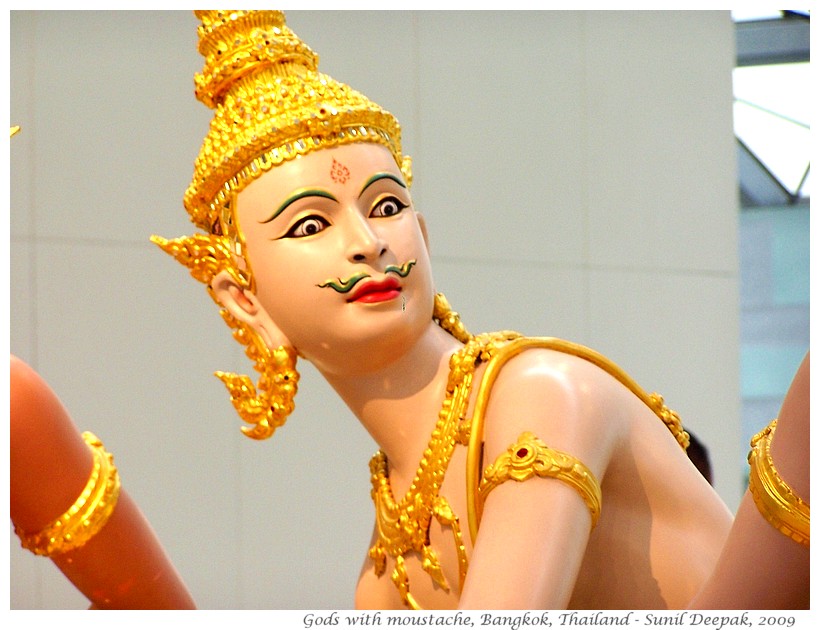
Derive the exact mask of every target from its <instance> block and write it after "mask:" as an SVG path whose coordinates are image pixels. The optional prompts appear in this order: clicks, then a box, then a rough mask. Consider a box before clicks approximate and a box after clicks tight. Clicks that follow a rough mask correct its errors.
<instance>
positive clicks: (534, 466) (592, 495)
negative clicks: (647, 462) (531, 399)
mask: <svg viewBox="0 0 820 630" xmlns="http://www.w3.org/2000/svg"><path fill="white" fill-rule="evenodd" d="M534 476H538V477H552V478H554V479H558V480H560V481H563V482H564V483H567V484H569V485H570V486H572V487H573V488H575V489H576V490H577V491H578V492H579V493H580V495H581V498H582V499H583V500H584V503H586V504H587V507H588V508H589V512H590V515H591V516H592V524H591V527H590V529H592V528H593V527H595V524H596V523H597V522H598V517H599V516H600V514H601V486H600V485H599V484H598V480H597V479H595V475H594V474H593V473H592V471H591V470H590V469H589V468H587V467H586V466H585V465H584V464H582V463H581V461H580V460H578V459H577V458H575V457H573V456H572V455H568V454H567V453H562V452H561V451H557V450H555V449H552V448H550V447H549V446H547V445H546V444H545V443H544V442H543V441H541V440H540V439H538V438H537V437H535V435H534V434H533V433H530V432H529V431H527V432H525V433H522V434H521V435H520V436H519V438H518V441H517V442H516V443H515V444H513V445H512V446H510V447H509V448H508V449H507V451H506V452H505V453H502V454H501V455H499V456H498V459H496V460H495V462H494V463H493V464H492V465H490V466H488V467H487V469H486V470H485V471H484V475H483V476H482V479H481V483H480V484H479V486H478V499H479V502H480V505H482V506H483V504H484V500H485V499H486V498H487V495H488V494H489V492H490V491H491V490H492V489H493V488H495V487H496V486H498V485H500V484H502V483H504V482H505V481H507V480H509V479H513V480H515V481H526V480H527V479H530V478H532V477H534Z"/></svg>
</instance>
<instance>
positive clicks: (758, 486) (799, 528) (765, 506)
mask: <svg viewBox="0 0 820 630" xmlns="http://www.w3.org/2000/svg"><path fill="white" fill-rule="evenodd" d="M776 428H777V419H776V418H775V419H774V420H772V422H771V424H769V426H767V427H766V428H765V429H763V430H762V431H761V432H760V433H758V434H757V435H755V436H754V437H753V438H752V442H751V444H752V450H751V451H749V465H750V470H749V491H750V492H751V493H752V498H753V499H754V502H755V505H756V506H757V509H758V510H759V511H760V513H761V514H762V515H763V518H765V519H766V520H767V521H768V522H769V523H770V524H771V525H772V527H774V528H775V529H776V530H778V531H779V532H780V533H781V534H783V535H785V536H787V537H789V538H791V539H792V540H794V541H795V542H798V543H800V544H801V545H803V546H805V547H808V546H809V534H810V532H809V528H810V518H809V505H808V503H806V502H805V501H803V500H802V499H801V498H800V497H798V496H797V495H796V494H795V493H794V491H793V490H792V489H791V488H790V487H789V484H787V483H786V482H785V481H783V479H782V478H781V477H780V475H779V474H778V473H777V469H776V468H775V467H774V460H773V459H772V456H771V452H770V448H771V443H772V436H773V435H774V430H775V429H776Z"/></svg>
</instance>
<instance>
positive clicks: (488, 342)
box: [369, 332, 511, 610]
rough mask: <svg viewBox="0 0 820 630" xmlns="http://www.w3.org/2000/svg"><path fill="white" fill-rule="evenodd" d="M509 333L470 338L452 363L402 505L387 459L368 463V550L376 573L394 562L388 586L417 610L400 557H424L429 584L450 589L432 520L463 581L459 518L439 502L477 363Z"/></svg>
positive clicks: (464, 568) (464, 570)
mask: <svg viewBox="0 0 820 630" xmlns="http://www.w3.org/2000/svg"><path fill="white" fill-rule="evenodd" d="M510 334H511V333H507V332H503V333H492V334H486V335H479V336H477V337H475V338H472V339H470V340H469V341H468V343H467V344H466V345H465V346H464V347H463V348H461V349H460V350H459V351H458V352H456V353H454V354H453V356H452V357H450V374H449V377H448V383H447V393H446V395H445V399H444V402H443V403H442V407H441V411H440V412H439V419H438V422H437V423H436V427H435V429H434V430H433V433H432V436H431V437H430V441H429V443H428V446H427V448H426V449H425V451H424V454H423V456H422V459H421V462H420V463H419V467H418V470H417V471H416V475H415V477H414V479H413V482H412V484H411V485H410V488H409V489H408V491H407V492H406V493H405V495H404V497H403V498H402V500H401V501H400V502H398V501H396V500H395V497H394V496H393V492H392V490H391V487H390V479H389V476H388V470H387V457H386V455H385V454H384V453H383V452H382V451H379V452H377V453H376V454H375V455H374V456H373V458H372V459H371V461H370V471H371V482H372V485H373V488H372V491H371V496H372V498H373V502H374V504H375V508H376V525H377V527H376V529H377V531H378V536H379V538H378V540H377V541H376V543H375V544H374V545H373V546H372V547H371V548H370V551H369V556H370V557H371V558H372V559H373V561H374V563H375V567H374V568H375V573H376V575H377V576H381V575H382V574H383V573H384V571H385V564H386V560H387V556H388V555H389V556H390V557H392V558H395V563H396V566H395V569H394V571H393V574H392V581H393V583H394V584H395V585H396V588H397V589H398V590H399V594H400V596H401V598H402V601H403V603H404V604H405V606H407V607H408V608H410V609H413V610H418V609H419V605H418V602H417V601H416V600H415V598H414V597H413V596H412V595H411V594H410V583H409V578H408V576H407V571H406V569H405V566H404V563H405V559H404V556H405V554H406V553H407V552H410V551H414V552H417V553H419V554H420V555H421V557H422V568H423V569H424V570H425V572H427V573H428V574H429V575H430V577H431V579H432V580H433V582H434V583H435V584H437V585H438V586H439V587H441V588H442V589H443V590H445V591H449V589H450V587H449V584H448V583H447V580H446V579H445V577H444V573H443V571H442V570H441V565H440V562H439V559H438V556H437V555H436V553H435V551H434V550H433V548H432V547H431V546H430V524H431V523H432V520H433V518H435V519H436V520H437V521H438V522H439V523H440V524H441V525H443V526H449V527H450V528H451V530H452V532H453V540H454V543H455V546H456V553H457V556H458V562H459V583H460V584H463V582H464V578H465V577H466V575H467V564H468V563H467V555H466V551H465V548H464V544H463V540H462V536H461V528H460V525H459V520H458V517H457V516H456V515H455V514H454V512H453V510H452V508H451V506H450V504H449V503H448V501H447V500H446V499H445V498H444V497H441V496H439V494H438V493H439V490H440V488H441V484H442V481H443V480H444V475H445V473H446V471H447V467H448V465H449V463H450V459H451V457H452V455H453V450H454V448H455V445H456V443H457V442H458V441H459V440H458V437H459V430H460V429H461V428H462V427H461V425H462V423H463V421H464V418H465V415H466V410H467V404H468V402H469V399H470V391H471V389H472V380H473V374H474V372H475V369H476V367H477V365H478V364H479V363H480V362H481V361H485V360H488V358H489V356H490V355H491V354H492V353H493V352H494V351H495V349H496V348H497V347H498V345H499V344H501V343H504V342H505V341H507V340H508V339H509V337H510Z"/></svg>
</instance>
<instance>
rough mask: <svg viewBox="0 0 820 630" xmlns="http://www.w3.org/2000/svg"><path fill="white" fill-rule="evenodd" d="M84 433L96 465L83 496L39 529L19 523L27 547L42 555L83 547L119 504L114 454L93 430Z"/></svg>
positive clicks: (16, 528)
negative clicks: (26, 529) (28, 529)
mask: <svg viewBox="0 0 820 630" xmlns="http://www.w3.org/2000/svg"><path fill="white" fill-rule="evenodd" d="M82 436H83V440H85V443H86V444H88V446H89V447H90V448H91V452H92V454H93V456H94V465H93V467H92V469H91V476H90V477H89V478H88V482H87V483H86V485H85V488H84V489H83V491H82V492H81V493H80V496H79V497H78V498H77V500H76V501H75V502H74V504H73V505H72V506H71V507H70V508H68V510H66V512H65V513H64V514H62V515H61V516H60V517H59V518H57V519H55V520H54V521H52V522H51V523H49V524H48V525H46V527H44V528H43V529H41V530H40V531H39V532H35V533H33V534H27V533H26V532H24V531H22V530H21V529H19V528H18V527H15V529H14V531H15V533H16V534H17V535H18V536H19V537H20V543H21V545H22V546H23V548H25V549H28V550H29V551H31V552H33V553H35V554H37V555H38V556H55V555H57V554H61V553H66V552H67V551H71V550H72V549H77V548H79V547H82V546H83V545H84V544H85V543H87V542H88V541H89V540H90V539H91V538H92V537H94V536H95V535H96V534H97V533H98V532H99V531H100V530H101V529H102V528H103V526H104V525H105V524H106V523H107V522H108V519H109V517H110V516H111V514H112V513H113V511H114V507H115V506H116V505H117V499H118V498H119V493H120V477H119V473H118V472H117V467H116V466H115V465H114V457H113V456H112V455H111V454H110V453H108V452H106V450H105V447H104V446H103V443H102V442H101V441H100V440H99V438H97V436H95V435H94V434H93V433H90V432H88V431H86V432H85V433H83V434H82Z"/></svg>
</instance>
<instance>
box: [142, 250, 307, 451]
mask: <svg viewBox="0 0 820 630" xmlns="http://www.w3.org/2000/svg"><path fill="white" fill-rule="evenodd" d="M151 240H152V241H153V242H154V243H156V244H157V245H159V247H160V248H162V250H163V251H165V252H166V253H168V254H170V255H171V256H173V257H174V258H175V259H176V260H177V261H178V262H180V263H181V264H183V265H185V266H186V267H188V269H189V270H190V272H191V275H192V276H193V277H194V278H196V279H197V280H199V281H200V282H202V283H203V284H205V285H206V286H207V287H208V294H209V295H210V296H211V299H213V300H214V302H216V303H217V304H219V300H218V299H217V297H216V295H215V293H214V291H213V287H212V286H211V283H212V281H213V278H214V276H216V275H217V274H218V273H220V272H221V271H226V272H227V273H228V274H230V275H231V278H232V279H233V280H234V281H235V282H236V283H237V285H238V286H240V287H242V288H248V287H249V286H250V282H249V280H248V278H247V277H246V276H245V275H244V274H243V273H242V272H241V271H240V270H238V269H237V268H236V266H235V263H234V253H233V250H232V243H231V242H230V239H229V238H227V237H225V236H216V235H214V234H197V235H194V236H186V237H182V238H177V239H173V240H167V239H164V238H162V237H159V236H152V237H151ZM220 314H221V315H222V319H224V320H225V323H226V324H228V326H229V327H230V328H231V329H232V330H233V337H234V339H236V340H237V341H238V342H239V343H240V344H242V345H243V346H245V354H246V355H247V357H248V358H249V359H250V360H251V361H253V362H254V369H256V371H257V372H259V374H260V377H259V381H258V382H257V384H256V386H254V384H253V382H252V381H251V379H250V378H249V377H248V376H245V375H240V374H234V373H231V372H216V373H215V375H216V377H217V378H219V379H220V380H221V381H222V382H223V383H224V384H225V387H227V388H228V392H229V393H230V395H231V403H232V404H233V406H234V408H235V409H236V411H237V413H238V414H239V417H240V418H242V419H243V420H244V421H245V422H247V423H249V424H251V425H253V426H252V427H242V432H243V433H244V434H245V435H247V436H248V437H250V438H253V439H255V440H264V439H266V438H269V437H271V436H272V435H273V433H274V431H275V430H276V429H277V428H279V427H281V426H282V425H283V424H284V423H285V420H286V419H287V417H288V415H289V414H290V413H291V412H292V411H293V409H294V398H295V396H296V391H297V388H298V383H299V372H297V371H296V352H295V351H294V350H293V349H291V348H284V347H281V346H280V347H279V348H276V349H270V348H268V347H267V345H265V343H264V342H263V341H262V339H261V338H260V337H259V335H258V334H257V333H256V332H255V331H254V330H253V329H252V328H251V327H250V326H248V325H247V324H245V323H244V322H241V321H239V320H238V319H236V318H235V317H234V316H233V315H231V314H230V312H229V311H228V310H227V309H225V308H221V309H220Z"/></svg>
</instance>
